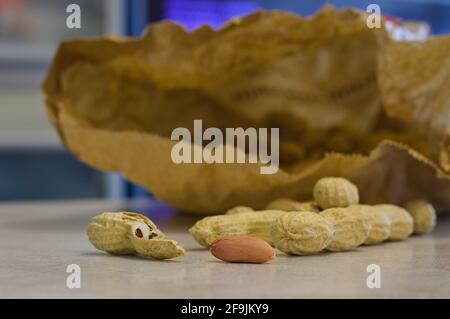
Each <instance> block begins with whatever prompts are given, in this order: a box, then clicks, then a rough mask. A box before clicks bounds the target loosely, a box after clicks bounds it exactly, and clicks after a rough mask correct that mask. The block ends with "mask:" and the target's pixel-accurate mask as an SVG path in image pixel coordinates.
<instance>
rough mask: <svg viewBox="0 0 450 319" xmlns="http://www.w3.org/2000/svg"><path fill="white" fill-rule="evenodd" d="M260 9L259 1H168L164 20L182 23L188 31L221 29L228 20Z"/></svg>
mask: <svg viewBox="0 0 450 319" xmlns="http://www.w3.org/2000/svg"><path fill="white" fill-rule="evenodd" d="M258 9H260V6H259V4H258V2H257V1H236V0H220V1H217V0H216V1H214V0H166V1H164V19H167V20H172V21H175V22H178V23H180V24H181V25H183V26H184V27H185V28H186V29H188V30H193V29H195V28H198V27H199V26H201V25H204V24H208V25H210V26H211V27H213V28H218V27H220V26H221V25H222V24H223V23H224V22H226V21H227V20H228V19H230V18H233V17H236V16H243V15H247V14H249V13H252V12H254V11H256V10H258Z"/></svg>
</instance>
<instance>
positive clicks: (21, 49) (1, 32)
mask: <svg viewBox="0 0 450 319" xmlns="http://www.w3.org/2000/svg"><path fill="white" fill-rule="evenodd" d="M71 3H75V4H78V5H79V6H80V7H81V21H82V22H81V23H82V27H81V29H68V28H67V27H66V18H67V16H68V13H66V8H67V6H68V5H69V4H71ZM325 3H329V4H332V5H334V6H335V7H337V8H344V7H349V6H350V7H355V8H360V9H362V10H366V8H367V6H368V5H369V4H370V3H375V2H374V1H373V0H371V1H357V0H354V1H319V0H311V1H307V0H304V1H298V0H259V1H258V0H95V1H91V0H71V1H65V0H0V201H22V200H47V199H69V198H115V199H121V198H129V197H142V196H149V194H147V193H146V192H145V191H144V190H143V189H141V188H139V187H137V186H135V185H132V184H130V183H127V182H126V181H125V180H124V179H123V178H122V177H121V176H120V175H119V174H115V173H101V172H97V171H95V170H92V169H90V168H89V167H87V166H85V165H84V164H82V163H80V162H78V161H77V160H76V159H75V158H73V157H72V156H71V155H70V154H68V153H67V152H66V151H65V150H64V149H63V147H62V146H61V144H60V142H59V140H58V139H57V136H56V134H55V132H54V130H53V128H52V127H51V126H50V124H49V123H48V121H47V118H46V114H45V108H44V104H43V96H42V94H41V92H40V85H41V82H42V80H43V77H44V75H45V72H46V69H47V67H48V64H49V62H50V61H51V58H52V56H53V54H54V51H55V48H56V45H57V44H58V42H60V41H61V40H63V39H67V38H72V37H79V36H95V35H102V34H105V33H114V34H122V35H131V36H138V35H140V34H141V32H142V30H143V29H144V28H145V26H146V25H147V24H148V23H149V22H155V21H160V20H171V21H176V22H178V23H180V24H182V25H183V26H185V27H186V28H187V29H189V30H192V29H194V28H196V27H198V26H200V25H202V24H209V25H211V26H213V27H214V28H217V27H219V26H220V25H221V24H222V23H224V22H225V21H226V20H228V19H229V18H232V17H236V16H241V15H245V14H248V13H251V12H254V11H256V10H259V9H269V10H272V9H282V10H287V11H291V12H295V13H297V14H300V15H303V16H307V15H311V14H313V13H314V12H315V11H317V10H318V9H319V8H320V7H321V6H322V5H324V4H325ZM376 3H377V4H378V5H379V6H380V7H381V10H382V14H386V15H389V16H393V17H398V18H402V19H407V20H417V21H424V22H427V24H428V25H429V27H430V30H431V33H432V34H448V33H450V0H408V1H406V0H405V1H402V0H386V1H377V2H376Z"/></svg>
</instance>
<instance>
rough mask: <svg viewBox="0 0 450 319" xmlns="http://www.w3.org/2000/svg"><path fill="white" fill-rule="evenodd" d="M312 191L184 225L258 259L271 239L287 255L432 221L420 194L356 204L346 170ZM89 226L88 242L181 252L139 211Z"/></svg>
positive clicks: (402, 232) (240, 256)
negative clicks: (399, 202)
mask: <svg viewBox="0 0 450 319" xmlns="http://www.w3.org/2000/svg"><path fill="white" fill-rule="evenodd" d="M313 197H314V199H313V200H311V201H306V202H298V201H295V200H291V199H283V198H282V199H277V200H274V201H272V202H270V203H269V204H268V205H267V206H266V208H265V209H264V210H260V211H255V210H253V209H252V208H250V207H245V206H238V207H234V208H233V209H230V210H228V211H227V212H226V213H225V214H224V215H216V216H210V217H205V218H203V219H201V220H199V221H198V222H197V223H195V225H194V226H193V227H192V228H191V229H190V230H189V231H190V232H191V234H192V236H193V237H194V239H195V240H196V241H197V242H198V243H199V244H200V245H202V246H204V247H207V248H209V249H211V252H212V254H213V255H214V256H216V257H217V258H219V259H221V260H224V261H228V262H250V263H263V262H266V261H268V260H270V259H272V258H273V257H274V256H275V251H274V249H273V247H275V248H277V249H279V250H280V251H282V252H284V253H286V254H288V255H310V254H316V253H319V252H322V251H345V250H352V249H355V248H356V247H358V246H360V245H374V244H380V243H382V242H384V241H387V240H391V241H393V240H404V239H406V238H408V237H409V236H410V235H411V234H412V233H415V234H424V233H427V232H430V231H431V230H432V229H433V228H434V226H435V224H436V213H435V210H434V208H433V207H432V206H431V205H430V204H429V203H427V202H425V201H422V200H417V201H411V202H409V203H407V204H405V206H404V208H402V207H399V206H396V205H391V204H380V205H374V206H369V205H362V204H359V192H358V188H357V187H356V186H355V185H354V184H352V183H351V182H350V181H348V180H346V179H344V178H339V177H326V178H322V179H320V180H319V181H317V183H316V184H315V186H314V189H313ZM87 233H88V237H89V240H90V242H91V243H92V244H93V245H94V247H96V248H97V249H99V250H103V251H106V252H109V253H112V254H119V255H127V254H138V255H141V256H144V257H151V258H154V259H169V258H175V257H178V256H181V255H183V254H184V249H183V248H182V247H181V246H179V245H178V243H177V242H175V241H173V240H169V239H166V238H165V235H164V234H163V233H162V232H161V231H160V230H159V229H158V228H157V227H156V225H155V224H154V223H153V222H152V221H151V220H150V219H148V218H147V217H145V216H144V215H141V214H136V213H129V212H115V213H112V212H107V213H103V214H100V215H98V216H95V217H94V218H93V219H92V221H91V223H90V224H89V226H88V230H87Z"/></svg>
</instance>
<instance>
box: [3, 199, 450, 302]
mask: <svg viewBox="0 0 450 319" xmlns="http://www.w3.org/2000/svg"><path fill="white" fill-rule="evenodd" d="M121 210H134V211H144V212H147V213H149V212H150V216H151V217H154V218H155V221H156V222H157V224H158V225H159V226H160V228H161V229H162V230H163V231H165V233H166V235H167V237H169V238H173V239H175V240H177V241H178V242H179V243H180V244H182V245H183V246H184V247H185V249H186V255H185V256H183V257H180V258H177V259H174V260H170V261H156V260H149V259H142V258H139V257H133V256H128V257H118V256H111V255H108V254H106V253H102V252H99V251H96V250H95V249H94V248H93V247H92V246H91V244H90V243H89V241H88V240H87V236H86V234H85V229H86V225H87V224H88V222H89V220H90V218H91V217H92V216H94V215H96V214H99V213H101V212H103V211H121ZM154 212H156V213H157V214H154ZM440 217H441V218H440V219H439V222H438V226H437V229H436V230H435V231H434V232H433V233H432V234H431V235H427V236H423V237H412V238H410V239H408V240H406V241H402V242H391V243H385V244H382V245H379V246H371V247H360V248H358V249H356V250H354V251H351V252H342V253H330V254H323V255H316V256H303V257H287V256H285V255H283V254H282V253H281V252H279V253H278V256H277V258H275V259H274V260H273V261H271V262H270V263H267V264H262V265H251V264H227V263H224V262H221V261H219V260H217V259H215V258H214V257H213V256H212V255H211V254H210V253H209V252H208V250H206V249H203V248H201V247H200V246H199V245H198V244H197V243H196V242H195V241H194V240H193V239H192V238H191V236H190V235H189V233H188V232H187V228H188V227H189V226H191V225H192V224H193V223H194V222H195V220H196V219H197V218H198V217H195V216H188V215H185V214H180V213H175V212H173V211H171V210H170V209H167V208H166V207H164V206H162V205H161V204H159V203H150V202H112V201H59V202H32V203H12V204H0V297H1V298H383V297H385V298H403V297H406V298H449V297H450V218H449V217H450V216H449V217H446V216H440ZM69 264H77V265H79V266H80V270H81V288H72V289H69V288H68V287H67V285H66V279H67V276H68V275H69V273H67V272H66V270H67V266H68V265H69ZM370 264H377V265H379V266H380V270H381V287H380V288H372V289H369V288H368V287H367V284H366V280H367V277H368V276H369V275H370V273H368V272H367V266H368V265H370Z"/></svg>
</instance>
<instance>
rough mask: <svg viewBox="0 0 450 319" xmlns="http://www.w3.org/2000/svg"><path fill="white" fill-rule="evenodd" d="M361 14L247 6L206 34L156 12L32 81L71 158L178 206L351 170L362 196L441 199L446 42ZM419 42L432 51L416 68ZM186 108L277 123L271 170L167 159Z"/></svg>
mask: <svg viewBox="0 0 450 319" xmlns="http://www.w3.org/2000/svg"><path fill="white" fill-rule="evenodd" d="M365 19H366V15H365V14H364V13H360V12H357V11H353V10H343V11H339V12H336V11H335V10H334V9H333V8H331V7H324V8H323V9H322V10H321V11H320V12H319V13H317V14H316V15H315V16H313V17H311V18H306V19H304V18H300V17H298V16H295V15H292V14H288V13H283V12H258V13H255V14H252V15H249V16H247V17H245V18H243V19H241V20H234V21H231V22H229V23H228V24H226V25H225V26H223V27H222V28H221V29H220V30H218V31H213V30H211V29H210V28H209V27H202V28H200V29H197V30H195V31H193V32H192V33H189V32H187V31H185V30H184V29H183V28H181V27H180V26H177V25H175V24H172V23H167V22H162V23H157V24H154V25H152V26H150V27H149V28H148V29H147V30H146V32H145V33H144V35H143V36H142V38H140V39H127V38H114V37H104V38H97V39H80V40H70V41H66V42H63V43H62V44H61V45H60V47H59V49H58V52H57V54H56V56H55V58H54V60H53V63H52V65H51V67H50V69H49V72H48V75H47V78H46V80H45V82H44V85H43V90H44V93H45V97H46V105H47V110H48V114H49V119H50V121H51V122H52V124H53V125H54V126H55V128H56V130H57V131H58V134H59V136H60V138H61V140H62V141H63V143H64V145H65V146H66V147H67V149H68V150H69V151H70V152H72V153H73V154H74V155H75V156H77V157H78V158H79V159H80V160H81V161H83V162H85V163H87V164H89V165H91V166H93V167H95V168H97V169H100V170H105V171H120V172H122V173H124V175H125V176H126V177H127V178H128V179H129V180H130V181H132V182H135V183H137V184H139V185H142V186H144V187H146V188H147V189H148V190H149V191H151V192H152V193H153V194H154V195H155V196H157V197H158V198H160V199H162V200H164V201H166V202H168V203H169V204H171V205H173V206H175V207H177V208H179V209H182V210H187V211H192V212H197V213H202V214H215V213H219V212H223V211H224V210H226V209H228V208H230V207H233V206H236V205H248V206H252V207H254V208H263V207H264V206H265V205H266V204H267V203H268V202H269V201H271V200H272V199H275V198H278V197H290V198H294V199H299V200H303V199H310V198H311V196H312V187H313V185H314V183H315V181H317V179H319V178H321V177H324V176H343V177H346V178H349V179H350V180H352V181H353V182H355V183H356V184H357V185H358V186H359V188H360V193H361V197H362V201H364V202H367V203H378V202H392V203H399V204H400V203H403V202H404V201H407V200H410V199H416V198H424V199H427V200H429V201H431V202H432V203H433V204H435V205H436V207H437V208H438V209H441V210H445V209H450V176H449V175H448V174H447V173H446V172H445V170H446V171H447V172H448V171H449V170H450V169H449V164H448V163H449V162H448V159H449V156H448V154H449V145H450V142H449V132H450V130H449V120H448V117H449V112H450V106H449V90H448V86H449V74H450V72H449V71H450V70H449V62H448V60H449V59H448V56H446V55H445V54H444V53H443V52H445V49H446V48H448V43H449V39H448V38H445V37H444V38H437V39H431V40H429V41H426V42H423V43H392V42H391V41H390V40H389V39H388V37H387V34H386V33H385V31H384V29H368V28H367V26H366V20H365ZM404 51H407V52H408V54H404V53H405V52H404ZM424 52H426V53H427V55H429V56H430V59H433V61H432V62H430V61H427V62H426V63H425V65H421V66H418V65H417V63H418V62H417V61H418V60H419V59H421V58H422V55H424ZM446 52H448V50H447V51H446ZM434 63H437V64H439V65H440V67H437V66H436V65H435V64H434ZM412 68H416V69H417V70H415V71H413V70H411V69H412ZM419 68H420V70H419ZM416 77H420V79H418V78H416ZM445 88H447V90H446V89H445ZM421 113H424V115H423V116H422V115H421ZM195 119H201V120H202V121H203V127H204V128H206V127H217V128H220V129H225V128H227V127H231V128H234V127H244V128H245V127H256V128H259V127H279V128H280V152H281V154H280V155H281V158H280V160H281V165H282V166H281V169H280V170H279V171H278V172H277V173H276V174H273V175H262V174H260V170H259V168H260V164H217V163H216V164H175V163H174V162H173V161H172V159H171V157H170V154H171V148H172V146H173V145H174V144H175V143H176V142H174V141H172V140H171V139H170V134H171V132H172V130H173V129H175V128H177V127H186V128H189V129H191V130H192V127H193V121H194V120H195ZM383 140H392V141H385V142H381V141H383ZM394 141H395V142H394ZM380 142H381V143H380Z"/></svg>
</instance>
